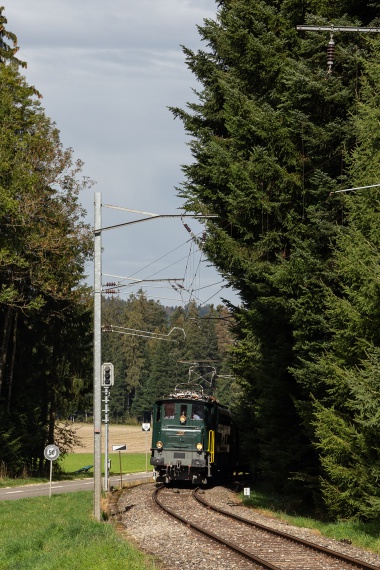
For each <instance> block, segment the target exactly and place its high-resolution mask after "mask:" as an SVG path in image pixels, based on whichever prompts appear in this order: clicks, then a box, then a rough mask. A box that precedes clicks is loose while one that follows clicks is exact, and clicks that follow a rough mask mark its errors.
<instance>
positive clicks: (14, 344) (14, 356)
mask: <svg viewBox="0 0 380 570" xmlns="http://www.w3.org/2000/svg"><path fill="white" fill-rule="evenodd" d="M17 322H18V310H16V312H15V318H14V324H13V337H12V344H13V348H12V359H11V366H10V370H9V384H8V401H7V412H8V413H9V412H10V410H11V398H12V385H13V372H14V368H15V360H16V344H17Z"/></svg>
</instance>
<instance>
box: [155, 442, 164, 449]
mask: <svg viewBox="0 0 380 570" xmlns="http://www.w3.org/2000/svg"><path fill="white" fill-rule="evenodd" d="M156 447H157V449H162V448H163V447H164V444H163V443H162V441H158V442H157V443H156Z"/></svg>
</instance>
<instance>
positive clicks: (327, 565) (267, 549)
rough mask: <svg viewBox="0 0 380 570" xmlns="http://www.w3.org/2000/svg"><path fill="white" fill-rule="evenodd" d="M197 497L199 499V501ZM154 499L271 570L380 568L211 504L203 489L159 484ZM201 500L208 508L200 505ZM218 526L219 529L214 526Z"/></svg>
mask: <svg viewBox="0 0 380 570" xmlns="http://www.w3.org/2000/svg"><path fill="white" fill-rule="evenodd" d="M194 499H195V500H196V501H197V502H195V501H194ZM153 500H154V501H155V503H156V504H157V505H158V506H159V507H160V508H161V509H163V510H164V511H165V512H166V513H168V514H169V515H171V516H172V517H174V518H176V519H177V520H179V521H181V522H182V523H183V524H185V525H186V526H187V527H190V528H192V529H194V530H196V531H198V532H200V533H202V534H203V535H205V536H207V537H208V538H211V539H213V540H216V541H217V542H219V543H220V544H223V545H224V546H226V547H228V548H229V549H231V550H233V551H234V552H235V553H238V554H240V555H241V556H244V557H245V558H246V559H248V560H249V561H251V562H252V563H253V564H254V566H252V567H254V568H265V569H267V570H353V569H356V570H379V568H378V567H377V566H374V565H372V564H368V563H367V562H362V561H360V560H357V559H355V558H351V557H350V556H347V555H344V554H341V553H339V552H335V551H333V550H331V549H330V548H325V547H322V546H319V545H316V544H314V543H313V542H310V541H307V540H303V539H300V538H298V537H295V536H292V535H290V534H288V533H285V532H282V531H278V530H275V529H271V528H269V527H267V526H264V525H261V524H259V523H256V522H253V521H251V520H248V519H245V518H243V517H241V516H238V515H235V514H233V513H230V512H228V511H225V510H223V509H220V508H217V507H214V506H212V505H211V504H209V503H208V502H207V501H206V500H205V498H204V497H203V496H201V492H200V490H199V489H196V490H195V491H193V492H191V491H189V490H183V489H182V490H181V491H179V490H173V489H167V488H165V487H158V488H157V489H155V491H154V493H153ZM200 503H201V504H202V506H203V507H206V508H207V510H205V509H204V508H200ZM211 528H212V529H217V530H216V532H214V531H211V530H210V529H211Z"/></svg>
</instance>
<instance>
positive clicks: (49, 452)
mask: <svg viewBox="0 0 380 570" xmlns="http://www.w3.org/2000/svg"><path fill="white" fill-rule="evenodd" d="M44 455H45V459H48V460H49V461H54V460H55V459H58V457H59V449H58V447H57V446H56V445H54V444H51V445H47V446H46V447H45V449H44Z"/></svg>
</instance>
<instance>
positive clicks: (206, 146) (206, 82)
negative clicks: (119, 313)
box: [172, 0, 379, 493]
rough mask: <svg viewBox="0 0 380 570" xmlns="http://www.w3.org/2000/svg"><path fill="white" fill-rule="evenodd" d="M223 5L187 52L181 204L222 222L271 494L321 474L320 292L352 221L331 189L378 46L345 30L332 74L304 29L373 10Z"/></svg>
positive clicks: (256, 451)
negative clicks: (317, 422) (317, 423)
mask: <svg viewBox="0 0 380 570" xmlns="http://www.w3.org/2000/svg"><path fill="white" fill-rule="evenodd" d="M364 4H365V7H366V9H364ZM217 5H218V12H217V16H216V19H215V20H206V21H205V22H204V24H203V25H202V26H200V27H199V33H200V36H201V38H202V40H203V41H204V42H205V44H206V45H207V49H205V50H199V51H198V52H196V53H194V52H192V51H191V50H189V49H187V48H184V53H185V56H186V63H187V65H188V67H189V68H190V70H191V71H192V72H193V73H194V75H195V76H196V78H197V79H198V81H199V82H200V84H201V85H202V90H201V91H200V92H199V93H198V94H197V95H198V101H197V102H195V103H190V104H188V108H187V109H186V110H183V109H179V108H174V109H172V110H173V113H174V116H175V117H178V118H180V119H181V120H182V121H183V123H184V127H185V129H186V131H187V133H188V134H189V135H190V136H191V137H192V138H191V142H190V148H191V151H192V155H193V158H194V162H193V163H192V164H190V165H186V166H184V168H183V170H184V173H185V176H186V181H185V183H184V184H183V186H182V189H181V191H180V195H181V196H182V197H183V198H184V200H185V207H186V208H187V210H189V211H195V212H202V213H203V214H208V213H216V214H218V218H217V219H216V220H212V221H209V222H208V236H209V239H208V240H207V242H206V250H207V254H208V256H209V258H210V259H211V260H212V261H213V263H214V264H215V265H216V266H217V267H218V268H219V270H220V271H221V273H222V274H223V275H224V277H225V278H226V279H228V280H229V282H230V283H231V285H233V286H234V287H235V288H236V289H237V290H238V291H239V293H240V296H241V299H242V305H241V307H232V310H233V313H234V316H235V320H236V327H235V332H236V334H237V336H238V339H239V342H238V343H237V345H236V347H235V349H234V369H235V371H236V373H237V374H238V375H239V376H240V378H241V384H242V387H243V389H244V391H243V394H244V398H243V401H242V406H243V408H244V410H245V411H246V410H249V414H251V413H253V416H251V417H250V425H252V426H254V428H255V429H254V430H253V431H252V432H251V435H252V443H251V445H252V448H251V456H252V458H253V463H254V467H255V468H256V469H257V471H258V472H259V474H261V475H262V477H263V478H264V479H265V480H266V481H271V482H272V484H273V485H274V486H276V488H279V489H284V488H294V487H296V488H297V490H298V491H299V490H300V489H303V490H306V491H307V490H308V489H309V487H310V484H311V483H313V484H315V485H316V486H317V487H318V476H319V474H320V458H319V456H318V453H317V452H316V450H315V447H314V440H315V432H314V430H315V428H314V424H313V420H314V408H313V402H314V399H313V398H316V399H317V400H318V399H321V398H323V397H324V395H325V394H326V385H325V383H324V382H323V381H321V379H320V378H319V371H318V366H317V365H316V359H317V357H318V356H320V355H321V353H322V352H323V351H324V350H325V348H326V343H328V342H329V339H330V338H331V335H330V333H329V330H328V326H327V324H326V311H327V297H326V287H327V288H329V289H331V290H336V289H338V288H339V274H338V273H337V271H336V267H335V263H334V247H335V244H336V242H337V238H338V236H339V234H340V226H342V225H344V224H347V223H348V221H347V219H346V217H345V214H344V209H342V204H341V202H340V200H339V199H337V198H335V195H333V196H332V197H330V193H331V192H333V191H334V190H336V189H337V188H339V187H342V186H343V187H345V186H348V185H349V184H350V182H351V180H353V178H352V171H351V170H350V161H351V154H352V149H353V148H354V147H355V145H356V144H357V131H356V125H355V121H353V116H355V112H356V103H357V97H356V96H357V89H358V77H360V75H361V74H362V73H363V66H362V63H361V62H362V58H363V57H367V55H368V53H370V51H371V47H370V45H368V43H367V41H366V39H365V38H363V37H361V36H360V35H357V36H355V37H354V36H353V35H348V34H347V35H344V34H341V35H339V46H337V49H336V57H335V63H334V73H332V74H328V73H327V68H326V47H327V42H328V39H329V37H328V35H323V34H315V33H314V34H311V33H302V34H301V33H299V32H297V31H296V25H297V24H302V23H309V24H319V25H330V24H331V22H333V23H334V24H341V25H342V24H343V25H352V24H354V23H355V24H357V23H359V22H360V23H361V24H365V25H366V24H369V23H370V21H371V19H372V18H374V17H376V16H378V15H379V9H378V7H376V5H374V3H372V2H364V3H363V2H359V1H354V0H350V1H348V0H347V1H344V0H341V1H335V2H334V1H333V2H329V3H326V2H324V1H322V0H321V1H318V0H310V1H305V2H302V3H300V2H298V1H296V0H293V1H292V0H290V1H289V0H286V1H278V0H267V1H263V0H258V1H252V0H221V1H218V2H217ZM246 415H247V414H246ZM246 425H247V424H246ZM315 490H318V489H317V488H316V489H315V488H314V489H312V493H313V492H314V491H315Z"/></svg>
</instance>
